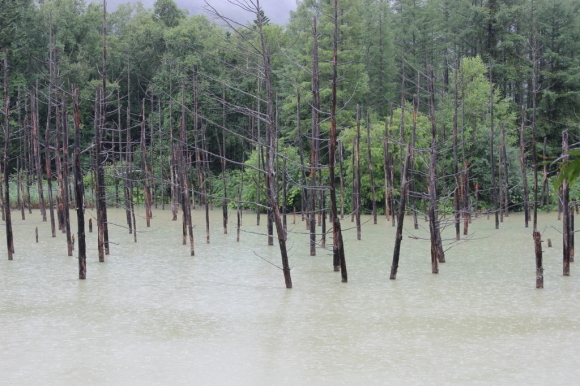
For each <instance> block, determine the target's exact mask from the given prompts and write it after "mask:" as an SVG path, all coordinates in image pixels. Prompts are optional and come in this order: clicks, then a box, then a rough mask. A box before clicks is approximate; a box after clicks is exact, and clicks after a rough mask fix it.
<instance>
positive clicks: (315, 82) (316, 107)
mask: <svg viewBox="0 0 580 386" xmlns="http://www.w3.org/2000/svg"><path fill="white" fill-rule="evenodd" d="M312 36H313V45H312V122H311V123H312V133H311V134H312V141H311V142H312V143H311V150H310V186H311V189H313V190H311V192H310V193H309V198H310V205H309V208H308V209H309V216H308V223H309V231H310V256H316V186H317V185H318V182H317V181H318V180H317V168H318V152H319V151H318V146H319V136H320V126H319V125H320V122H319V111H320V99H319V98H320V96H319V92H320V86H319V75H320V74H319V70H318V34H317V24H316V17H314V19H313V27H312Z"/></svg>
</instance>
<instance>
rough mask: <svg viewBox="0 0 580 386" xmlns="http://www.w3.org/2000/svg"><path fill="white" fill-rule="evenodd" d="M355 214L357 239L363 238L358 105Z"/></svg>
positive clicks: (358, 111) (355, 139)
mask: <svg viewBox="0 0 580 386" xmlns="http://www.w3.org/2000/svg"><path fill="white" fill-rule="evenodd" d="M353 152H354V176H353V177H354V181H353V186H354V203H355V204H354V205H355V207H354V215H355V220H356V239H357V240H360V239H361V223H360V212H361V204H362V199H361V187H360V185H361V175H360V106H359V105H357V106H356V137H355V138H354V149H353Z"/></svg>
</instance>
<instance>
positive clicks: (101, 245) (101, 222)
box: [94, 87, 106, 263]
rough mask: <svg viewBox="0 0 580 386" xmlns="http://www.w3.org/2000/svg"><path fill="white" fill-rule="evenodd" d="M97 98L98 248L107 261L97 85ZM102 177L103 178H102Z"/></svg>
mask: <svg viewBox="0 0 580 386" xmlns="http://www.w3.org/2000/svg"><path fill="white" fill-rule="evenodd" d="M95 99H96V101H98V103H97V109H96V110H95V151H94V153H95V192H96V193H95V195H96V200H95V201H96V204H97V231H98V237H97V249H98V253H99V262H101V263H104V262H105V218H104V212H105V208H104V206H105V205H106V200H105V192H104V190H105V186H104V185H105V184H104V170H103V164H102V162H103V161H102V159H101V154H102V144H101V138H102V129H101V125H102V124H103V123H104V120H105V118H104V117H103V114H104V109H103V106H102V99H103V96H102V90H101V89H100V87H97V89H96V93H95ZM101 177H102V178H101Z"/></svg>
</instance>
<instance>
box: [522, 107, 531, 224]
mask: <svg viewBox="0 0 580 386" xmlns="http://www.w3.org/2000/svg"><path fill="white" fill-rule="evenodd" d="M521 115H522V120H521V125H520V166H521V168H522V185H523V188H524V225H525V227H526V228H527V227H528V223H529V221H530V193H529V191H528V177H527V173H526V170H527V165H526V152H525V138H524V130H525V126H524V124H525V122H524V117H525V109H524V107H523V106H522V112H521Z"/></svg>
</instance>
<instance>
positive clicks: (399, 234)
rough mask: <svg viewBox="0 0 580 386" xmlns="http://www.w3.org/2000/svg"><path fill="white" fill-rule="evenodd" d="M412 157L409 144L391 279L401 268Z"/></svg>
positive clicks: (402, 177) (404, 167)
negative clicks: (410, 160)
mask: <svg viewBox="0 0 580 386" xmlns="http://www.w3.org/2000/svg"><path fill="white" fill-rule="evenodd" d="M410 158H411V146H410V145H407V153H406V155H405V164H404V166H403V172H402V173H401V201H400V203H399V213H398V215H397V217H398V219H397V231H396V234H395V247H394V249H393V262H392V264H391V276H390V279H391V280H395V279H396V278H397V270H398V269H399V256H400V253H401V242H402V241H403V222H404V220H405V205H406V198H407V190H408V185H409V181H408V179H407V174H408V173H409V170H408V169H409V159H410Z"/></svg>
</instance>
